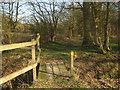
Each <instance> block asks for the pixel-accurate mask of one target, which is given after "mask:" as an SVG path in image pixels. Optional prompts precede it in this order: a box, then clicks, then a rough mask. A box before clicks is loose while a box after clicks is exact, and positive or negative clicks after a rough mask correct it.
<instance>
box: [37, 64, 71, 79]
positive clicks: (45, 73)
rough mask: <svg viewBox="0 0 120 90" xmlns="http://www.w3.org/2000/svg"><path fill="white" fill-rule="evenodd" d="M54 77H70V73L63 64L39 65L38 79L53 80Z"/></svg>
mask: <svg viewBox="0 0 120 90" xmlns="http://www.w3.org/2000/svg"><path fill="white" fill-rule="evenodd" d="M56 76H61V77H70V76H71V75H70V72H69V71H68V70H67V68H66V67H65V65H64V63H63V62H57V63H55V62H53V63H46V64H44V65H40V70H39V75H38V79H44V78H45V77H46V78H49V79H53V78H54V77H56Z"/></svg>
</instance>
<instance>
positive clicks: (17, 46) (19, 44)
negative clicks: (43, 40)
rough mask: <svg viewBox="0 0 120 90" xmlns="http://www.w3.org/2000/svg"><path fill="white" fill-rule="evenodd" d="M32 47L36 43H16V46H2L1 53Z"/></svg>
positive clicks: (0, 47)
mask: <svg viewBox="0 0 120 90" xmlns="http://www.w3.org/2000/svg"><path fill="white" fill-rule="evenodd" d="M32 45H36V41H34V42H24V43H16V44H10V45H1V46H0V51H6V50H12V49H17V48H22V47H28V46H32Z"/></svg>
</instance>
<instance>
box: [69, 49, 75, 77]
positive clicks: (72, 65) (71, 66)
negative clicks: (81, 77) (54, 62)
mask: <svg viewBox="0 0 120 90" xmlns="http://www.w3.org/2000/svg"><path fill="white" fill-rule="evenodd" d="M73 56H74V52H73V51H71V62H70V69H71V70H70V73H71V75H73V74H74V72H73V70H74V64H73V62H74V58H73Z"/></svg>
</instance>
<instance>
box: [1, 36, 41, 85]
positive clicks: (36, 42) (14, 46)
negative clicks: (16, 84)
mask: <svg viewBox="0 0 120 90" xmlns="http://www.w3.org/2000/svg"><path fill="white" fill-rule="evenodd" d="M39 41H40V35H39V34H37V39H36V40H35V39H32V41H31V42H24V43H16V44H10V45H1V46H0V52H2V51H6V50H12V49H17V48H23V47H28V46H31V47H32V60H33V62H34V63H33V64H32V65H30V66H27V67H25V68H23V69H21V70H19V71H16V72H14V73H12V74H9V75H7V76H4V77H2V78H0V85H1V84H3V83H5V82H7V81H10V80H12V79H14V78H16V77H17V76H19V75H21V74H24V73H25V72H27V71H29V70H31V69H33V80H36V67H37V65H38V63H39V61H40V43H39ZM36 45H37V49H38V55H37V60H36V59H35V56H36V55H35V46H36Z"/></svg>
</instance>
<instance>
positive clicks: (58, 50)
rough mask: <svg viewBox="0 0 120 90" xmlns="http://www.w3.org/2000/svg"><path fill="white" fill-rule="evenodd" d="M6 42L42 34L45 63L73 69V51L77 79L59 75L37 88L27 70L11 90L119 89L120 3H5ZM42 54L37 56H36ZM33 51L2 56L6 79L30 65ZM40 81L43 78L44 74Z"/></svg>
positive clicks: (3, 31)
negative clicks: (16, 89) (20, 89)
mask: <svg viewBox="0 0 120 90" xmlns="http://www.w3.org/2000/svg"><path fill="white" fill-rule="evenodd" d="M0 6H1V12H0V18H1V20H2V27H1V30H0V35H1V36H0V38H1V44H2V45H7V44H14V43H22V42H28V41H31V39H34V38H36V37H37V34H38V33H39V34H40V48H41V54H40V55H41V57H40V60H41V63H42V64H44V63H48V62H49V63H50V62H59V61H63V62H64V63H65V66H66V68H67V70H68V71H69V69H70V66H69V63H70V62H69V61H70V52H71V51H74V54H75V55H74V68H75V71H74V73H75V74H76V75H77V76H75V79H71V78H68V77H55V78H54V80H53V81H52V83H51V82H50V81H49V80H48V79H41V80H40V81H39V82H38V81H36V83H35V84H33V83H31V82H32V81H31V80H29V79H27V80H26V79H25V78H26V77H31V76H30V75H29V74H31V72H28V73H26V74H24V75H22V76H19V77H17V78H15V79H14V80H12V81H11V82H10V81H8V82H6V83H5V84H3V85H2V87H3V89H6V88H119V86H120V85H119V83H120V79H119V76H120V75H119V73H118V72H119V68H118V66H119V63H120V61H119V48H120V47H119V42H120V41H119V25H118V24H119V15H120V6H119V2H50V1H49V0H48V2H40V1H38V0H35V1H31V2H22V1H18V2H0ZM36 53H38V52H36ZM30 58H31V51H30V50H27V49H15V50H10V51H4V52H2V71H3V73H2V75H3V76H5V75H8V74H10V73H12V72H14V71H17V70H19V69H21V68H22V67H25V66H28V65H29V64H30V62H29V59H30ZM41 77H44V75H43V76H41Z"/></svg>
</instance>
